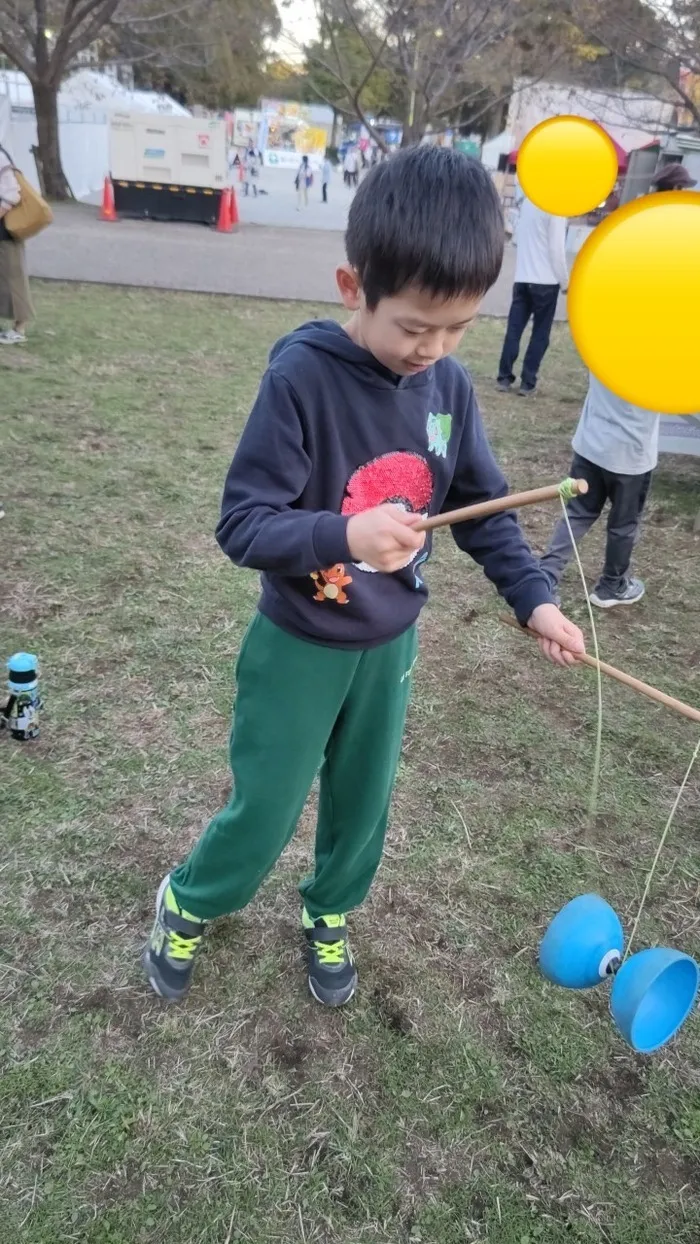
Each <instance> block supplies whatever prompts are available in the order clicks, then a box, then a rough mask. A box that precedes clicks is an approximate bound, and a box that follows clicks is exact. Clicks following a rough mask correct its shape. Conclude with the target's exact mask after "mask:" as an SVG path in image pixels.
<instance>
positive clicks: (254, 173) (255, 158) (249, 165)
mask: <svg viewBox="0 0 700 1244" xmlns="http://www.w3.org/2000/svg"><path fill="white" fill-rule="evenodd" d="M261 164H262V155H261V153H260V152H259V151H256V149H255V144H254V143H253V140H252V138H250V139H248V146H247V148H246V151H245V154H244V156H243V192H244V194H245V195H246V197H247V196H248V192H249V190H250V187H251V186H252V187H253V198H255V199H257V197H258V184H257V178H258V176H259V174H260V166H261Z"/></svg>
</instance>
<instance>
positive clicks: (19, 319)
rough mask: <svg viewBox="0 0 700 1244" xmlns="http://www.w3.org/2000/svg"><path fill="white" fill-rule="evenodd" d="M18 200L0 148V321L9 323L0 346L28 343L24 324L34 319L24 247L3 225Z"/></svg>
mask: <svg viewBox="0 0 700 1244" xmlns="http://www.w3.org/2000/svg"><path fill="white" fill-rule="evenodd" d="M19 200H20V188H19V182H18V181H17V178H16V177H15V174H14V169H13V165H12V160H11V159H10V155H9V153H8V152H7V151H5V148H4V147H0V320H9V321H10V325H11V326H10V328H9V329H7V331H6V332H0V345H22V344H23V343H24V342H25V341H26V340H27V338H26V332H25V330H26V327H27V324H28V322H29V320H31V319H32V318H33V315H34V309H33V307H32V299H31V294H30V292H29V281H28V278H27V264H26V260H25V255H24V243H23V242H19V241H17V239H16V238H13V237H12V235H11V234H10V233H8V231H7V229H6V228H5V225H4V223H3V222H4V217H5V216H6V215H7V213H8V212H9V211H10V208H12V207H16V206H17V204H18V203H19Z"/></svg>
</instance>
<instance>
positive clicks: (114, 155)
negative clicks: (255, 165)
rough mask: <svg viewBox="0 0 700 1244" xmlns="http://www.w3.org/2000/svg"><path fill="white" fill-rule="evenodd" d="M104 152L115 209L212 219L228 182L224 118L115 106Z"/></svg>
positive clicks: (160, 216) (175, 217)
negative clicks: (161, 113)
mask: <svg viewBox="0 0 700 1244" xmlns="http://www.w3.org/2000/svg"><path fill="white" fill-rule="evenodd" d="M109 157H110V175H111V178H112V184H113V186H114V204H115V207H116V210H117V214H118V215H120V216H135V217H144V216H150V217H152V218H154V219H157V220H187V221H196V222H199V223H201V224H207V225H215V224H216V222H217V219H218V216H219V203H220V199H221V193H222V191H223V190H225V189H226V188H227V185H228V162H227V151H226V122H225V121H223V120H218V119H215V120H212V119H209V118H203V117H172V116H158V115H148V114H146V113H140V112H115V113H113V114H112V117H111V118H110V127H109Z"/></svg>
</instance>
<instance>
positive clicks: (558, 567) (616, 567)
mask: <svg viewBox="0 0 700 1244" xmlns="http://www.w3.org/2000/svg"><path fill="white" fill-rule="evenodd" d="M571 474H572V476H573V477H574V478H575V479H585V480H586V481H587V483H588V492H587V493H586V494H585V495H584V496H582V497H574V499H573V501H569V503H568V505H567V507H566V512H567V514H568V516H569V522H570V523H571V530H572V532H573V535H574V539H575V541H576V543H577V544H578V543H579V541H580V540H582V539H583V537H584V536H585V534H586V532H587V531H589V530H590V528H591V527H592V526H593V524H594V523H595V522H596V520H597V519H599V518H600V516H601V514H602V512H603V509H604V507H605V503H606V501H609V502H610V513H609V515H608V538H607V541H606V545H605V565H604V566H603V573H602V575H601V576H600V579H599V581H598V584H597V586H598V587H608V588H610V589H611V590H612V591H617V590H618V589H619V588H620V587H622V585H623V583H624V581H625V579H626V578H627V572H628V570H629V568H630V562H631V560H632V551H633V549H634V546H635V544H636V543H637V540H638V538H639V530H640V521H641V517H642V511H643V509H644V505H645V502H646V499H647V496H648V495H649V485H650V484H651V474H652V473H651V471H647V472H646V474H645V475H617V474H616V473H615V472H614V471H605V470H604V469H603V468H602V467H599V466H596V465H595V463H594V462H589V461H588V459H587V458H582V457H580V455H579V454H574V458H573V462H572V464H571ZM572 557H573V549H572V547H571V539H570V537H569V532H568V530H567V527H566V523H565V522H564V519H563V518H560V520H559V522H558V523H557V525H556V527H555V529H554V534H553V536H552V540H551V543H550V545H549V548H548V549H547V552H546V553H545V555H544V557H543V558H542V561H541V563H540V564H541V566H542V569H543V570H544V571H545V572H546V573H547V575H548V576H549V578H550V579H551V581H552V583H554V584H558V583H559V580H560V578H561V576H562V574H563V573H564V570H565V568H566V566H567V564H568V562H569V561H570V560H571V558H572Z"/></svg>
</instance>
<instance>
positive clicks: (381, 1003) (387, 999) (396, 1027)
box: [371, 984, 415, 1037]
mask: <svg viewBox="0 0 700 1244" xmlns="http://www.w3.org/2000/svg"><path fill="white" fill-rule="evenodd" d="M371 999H372V1008H373V1010H374V1011H375V1013H376V1015H377V1016H378V1018H379V1022H380V1023H381V1024H383V1025H384V1027H385V1028H389V1029H390V1031H391V1032H397V1033H400V1034H401V1035H402V1036H404V1037H406V1036H409V1035H411V1034H412V1033H413V1032H414V1031H415V1024H414V1023H413V1020H412V1019H410V1017H409V1016H408V1015H407V1014H406V1012H405V1011H404V1010H403V1008H402V1007H401V1005H400V1003H399V1002H398V1000H397V999H396V998H395V997H394V996H393V995H392V994H391V992H390V991H389V989H388V988H387V986H386V985H381V984H380V985H377V986H376V987H375V988H374V989H373V991H372V995H371Z"/></svg>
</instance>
